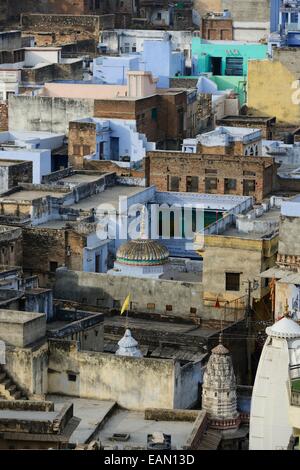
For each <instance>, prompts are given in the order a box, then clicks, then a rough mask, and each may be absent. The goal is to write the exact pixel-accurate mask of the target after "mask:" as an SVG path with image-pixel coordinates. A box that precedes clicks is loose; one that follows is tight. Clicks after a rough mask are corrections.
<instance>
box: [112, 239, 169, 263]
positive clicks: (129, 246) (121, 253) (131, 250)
mask: <svg viewBox="0 0 300 470" xmlns="http://www.w3.org/2000/svg"><path fill="white" fill-rule="evenodd" d="M168 259H169V252H168V250H167V249H166V248H165V247H164V246H163V245H161V244H160V243H158V242H157V241H156V240H147V239H138V240H130V241H128V242H126V243H124V244H123V245H122V246H120V248H119V249H118V251H117V262H118V263H123V264H132V265H139V266H157V265H160V264H164V263H166V262H167V261H168Z"/></svg>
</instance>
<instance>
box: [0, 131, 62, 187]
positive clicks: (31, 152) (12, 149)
mask: <svg viewBox="0 0 300 470" xmlns="http://www.w3.org/2000/svg"><path fill="white" fill-rule="evenodd" d="M64 138H65V136H64V134H53V133H51V132H16V131H8V132H0V160H22V161H30V162H32V165H33V168H32V173H33V174H32V182H33V183H34V184H40V183H41V181H42V177H43V176H44V175H48V174H49V173H51V151H52V150H55V149H58V148H60V147H62V145H63V142H64Z"/></svg>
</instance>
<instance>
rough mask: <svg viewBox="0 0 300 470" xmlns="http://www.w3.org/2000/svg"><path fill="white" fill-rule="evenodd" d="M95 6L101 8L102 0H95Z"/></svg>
mask: <svg viewBox="0 0 300 470" xmlns="http://www.w3.org/2000/svg"><path fill="white" fill-rule="evenodd" d="M95 8H96V9H98V8H100V0H96V1H95Z"/></svg>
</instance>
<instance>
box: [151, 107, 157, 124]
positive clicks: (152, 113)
mask: <svg viewBox="0 0 300 470" xmlns="http://www.w3.org/2000/svg"><path fill="white" fill-rule="evenodd" d="M151 119H152V120H153V121H157V108H152V110H151Z"/></svg>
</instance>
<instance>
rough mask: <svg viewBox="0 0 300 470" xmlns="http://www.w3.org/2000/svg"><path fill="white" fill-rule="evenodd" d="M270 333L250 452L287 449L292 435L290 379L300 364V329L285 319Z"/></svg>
mask: <svg viewBox="0 0 300 470" xmlns="http://www.w3.org/2000/svg"><path fill="white" fill-rule="evenodd" d="M266 333H267V335H268V337H267V340H266V342H265V345H264V348H263V351H262V354H261V357H260V361H259V364H258V369H257V373H256V377H255V382H254V387H253V393H252V402H251V414H250V433H249V439H250V442H249V449H250V450H280V449H287V446H288V443H289V440H290V437H291V435H292V427H291V424H290V422H289V415H288V413H289V404H290V399H289V379H290V376H291V377H292V376H293V372H292V370H293V368H295V367H297V366H298V367H299V364H300V326H299V325H298V324H297V323H296V322H294V321H293V320H291V319H289V318H287V317H284V318H282V319H281V320H279V321H278V322H276V323H275V324H274V325H273V326H271V327H269V328H267V329H266Z"/></svg>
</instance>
